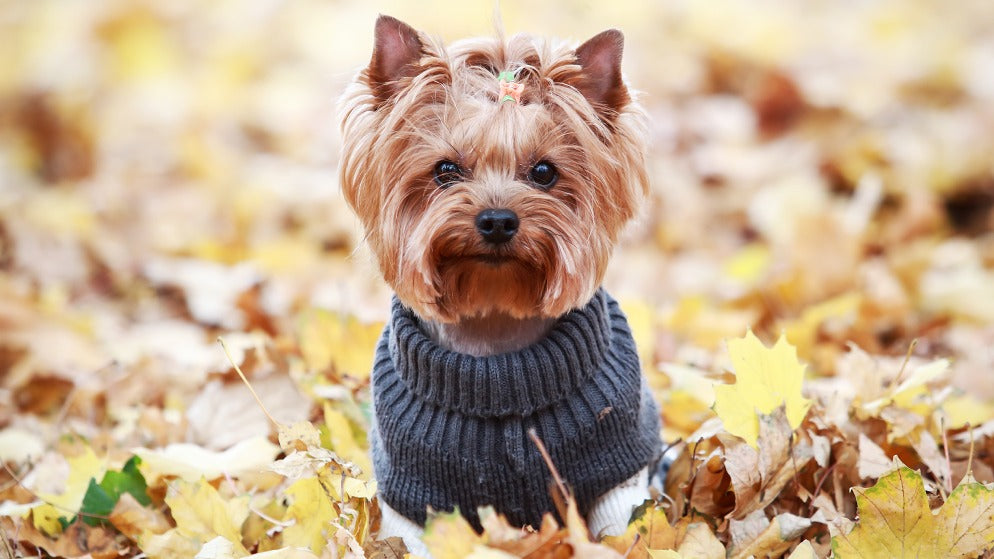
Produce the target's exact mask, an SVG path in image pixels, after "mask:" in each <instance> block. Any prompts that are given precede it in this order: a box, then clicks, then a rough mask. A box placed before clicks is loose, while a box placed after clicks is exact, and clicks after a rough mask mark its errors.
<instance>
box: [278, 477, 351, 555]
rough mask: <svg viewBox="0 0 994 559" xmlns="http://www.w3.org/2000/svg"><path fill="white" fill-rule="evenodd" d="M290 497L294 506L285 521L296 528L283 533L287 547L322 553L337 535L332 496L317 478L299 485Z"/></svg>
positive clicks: (289, 491)
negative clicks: (335, 532) (333, 529)
mask: <svg viewBox="0 0 994 559" xmlns="http://www.w3.org/2000/svg"><path fill="white" fill-rule="evenodd" d="M286 495H287V497H288V498H289V499H290V500H291V503H290V506H289V507H288V508H287V510H286V515H285V516H284V517H283V520H284V521H292V522H293V524H292V525H291V526H287V527H286V528H285V529H284V530H283V543H285V544H287V545H289V546H291V547H306V548H309V549H310V550H311V551H314V552H316V553H319V552H320V551H321V550H322V549H324V546H325V544H326V542H327V541H328V539H329V537H330V535H331V534H332V533H333V531H332V529H331V522H332V521H333V520H335V518H337V517H338V513H337V512H336V511H335V508H334V506H332V503H331V496H330V495H329V494H328V491H326V490H325V488H324V487H323V486H322V485H321V481H320V480H319V479H318V478H315V477H308V478H304V479H301V480H298V481H296V482H295V483H294V484H293V485H291V486H290V487H288V488H287V490H286Z"/></svg>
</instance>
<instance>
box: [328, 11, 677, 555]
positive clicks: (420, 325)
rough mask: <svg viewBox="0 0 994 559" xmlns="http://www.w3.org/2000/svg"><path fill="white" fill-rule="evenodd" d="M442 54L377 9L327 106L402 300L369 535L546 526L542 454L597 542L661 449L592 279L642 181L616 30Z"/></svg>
mask: <svg viewBox="0 0 994 559" xmlns="http://www.w3.org/2000/svg"><path fill="white" fill-rule="evenodd" d="M501 35H502V33H498V36H497V37H495V38H478V39H467V40H462V41H459V42H456V43H453V44H451V45H449V46H445V45H444V44H442V43H441V42H440V41H438V40H436V39H433V38H431V37H429V36H428V35H426V34H424V33H420V32H418V31H417V30H415V29H414V28H412V27H410V26H409V25H407V24H405V23H403V22H401V21H399V20H397V19H395V18H392V17H389V16H385V15H381V16H380V17H379V18H378V19H377V21H376V26H375V33H374V36H375V40H374V46H373V53H372V58H371V60H370V63H369V65H368V66H367V67H366V68H365V69H363V70H362V71H361V72H360V73H359V74H358V76H357V77H356V79H355V80H354V81H353V82H352V83H351V84H350V85H349V87H348V89H347V90H346V92H345V93H344V94H343V97H342V100H341V103H340V112H341V121H342V123H341V124H342V139H343V143H342V145H343V149H342V157H341V164H340V173H341V176H340V179H341V185H342V191H343V194H344V197H345V199H346V201H347V203H348V204H349V206H350V207H351V208H352V209H353V210H354V211H355V213H356V214H357V216H358V218H359V220H360V221H361V223H362V227H363V230H364V234H365V242H366V243H367V244H368V246H369V247H370V249H371V251H372V253H373V255H374V256H375V258H376V262H377V264H378V266H379V270H380V272H381V273H382V275H383V278H384V280H385V281H386V282H387V283H388V284H389V285H390V286H391V288H392V289H393V291H394V293H395V297H394V301H393V305H392V314H391V317H390V320H389V321H388V323H387V325H386V327H385V328H384V332H383V335H382V337H381V339H380V341H379V344H378V346H377V349H376V357H375V360H374V361H375V364H374V367H373V373H372V394H373V407H374V414H373V415H374V425H373V426H372V428H371V430H370V441H371V449H372V454H373V463H374V470H375V472H374V473H375V477H376V479H377V480H378V482H379V500H380V506H381V509H382V512H383V517H382V522H381V528H380V533H379V537H380V538H386V537H391V536H399V537H402V538H403V539H404V541H405V543H406V544H407V546H408V548H409V549H411V550H412V551H419V552H424V546H423V544H422V543H421V541H420V539H419V538H420V535H421V534H422V530H423V528H422V526H423V525H424V523H425V521H426V518H427V512H428V510H429V509H433V510H436V511H449V510H453V509H458V510H459V511H460V512H461V514H462V515H463V516H465V517H466V518H467V520H469V521H470V522H471V523H472V524H473V525H474V526H475V527H476V528H477V529H480V524H479V518H478V516H477V508H478V507H481V506H493V507H494V509H495V510H496V511H497V512H498V513H501V514H503V515H505V517H506V518H507V519H508V521H509V522H511V523H513V524H515V525H519V526H525V525H531V526H536V527H537V526H538V525H539V524H540V522H541V518H542V515H543V514H545V513H548V512H553V513H554V512H555V504H554V501H553V498H552V496H551V494H550V491H549V487H550V481H551V477H550V476H551V474H550V471H549V468H548V466H547V464H546V462H544V461H543V458H542V457H541V455H540V452H539V450H538V448H537V447H536V445H535V444H533V442H532V441H531V440H530V439H529V432H533V433H535V435H537V437H538V438H539V439H540V440H541V441H542V442H543V444H544V446H545V447H547V449H548V454H549V456H550V457H551V461H552V463H553V464H554V466H555V467H556V468H557V469H558V471H559V472H560V474H561V477H562V479H563V481H565V483H566V484H568V485H569V486H570V488H571V490H572V494H573V497H574V498H575V500H576V503H577V506H578V507H579V510H580V511H581V513H582V514H584V515H585V516H586V519H587V522H588V527H589V529H590V530H591V533H592V534H593V535H594V536H597V537H600V536H603V535H608V534H612V535H616V534H619V533H622V532H623V531H624V530H625V528H626V526H627V523H628V520H629V517H630V515H631V513H632V510H633V508H634V507H635V506H637V505H639V504H641V503H642V502H643V501H644V500H646V499H648V498H649V489H648V483H649V478H650V477H653V475H654V474H655V473H656V471H657V470H656V466H657V464H659V463H660V457H661V452H662V443H661V440H660V434H659V433H660V419H659V417H660V416H659V411H658V408H657V406H656V404H655V403H654V402H653V399H652V396H651V394H650V392H649V390H648V388H647V385H646V382H645V379H644V377H643V376H642V374H641V370H640V366H639V361H638V355H637V353H636V351H635V345H634V342H633V341H632V336H631V332H630V330H629V327H628V324H627V321H626V319H625V316H624V314H623V313H622V312H621V310H620V309H619V307H618V304H617V303H616V302H615V301H614V299H612V298H611V296H610V295H609V294H608V293H607V292H606V291H605V290H604V289H603V288H602V287H601V282H602V280H603V277H604V272H605V269H606V267H607V264H608V261H609V259H610V256H611V253H612V251H613V248H614V246H615V243H616V241H617V239H618V235H619V233H620V231H621V230H622V228H623V227H624V226H625V225H626V224H627V223H628V222H629V221H630V220H632V219H633V217H634V216H635V215H636V213H637V210H638V209H639V207H640V204H642V202H643V200H644V198H645V195H646V193H647V189H648V176H647V170H646V162H645V158H646V144H647V142H646V136H647V132H646V126H645V124H646V117H645V114H644V112H643V111H642V109H641V108H640V107H639V105H638V104H637V103H636V101H635V100H634V99H633V97H632V93H631V92H630V90H629V89H628V87H627V85H626V84H625V82H624V80H623V78H622V74H621V56H622V49H623V36H622V34H621V33H620V32H619V31H617V30H613V29H611V30H607V31H604V32H602V33H600V34H598V35H596V36H594V37H593V38H591V39H590V40H588V41H586V42H584V43H583V44H581V45H579V46H578V47H576V48H571V47H570V45H568V44H566V43H563V42H556V41H546V40H542V39H537V38H533V37H531V36H527V35H515V36H513V37H510V38H504V37H503V36H501Z"/></svg>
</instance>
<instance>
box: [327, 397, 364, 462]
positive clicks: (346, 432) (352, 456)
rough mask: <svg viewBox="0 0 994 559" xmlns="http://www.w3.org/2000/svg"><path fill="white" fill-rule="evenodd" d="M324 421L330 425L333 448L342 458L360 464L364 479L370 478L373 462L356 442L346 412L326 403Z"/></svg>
mask: <svg viewBox="0 0 994 559" xmlns="http://www.w3.org/2000/svg"><path fill="white" fill-rule="evenodd" d="M324 422H325V425H327V426H328V438H329V439H330V441H331V450H334V451H335V452H336V453H337V454H338V455H339V456H341V457H342V458H344V459H346V460H348V461H349V462H352V463H353V464H355V465H357V466H359V468H360V469H362V472H361V473H360V475H361V476H362V478H363V479H364V480H368V479H369V478H370V477H371V476H372V473H373V464H372V462H370V460H369V453H368V452H366V450H365V449H364V448H362V447H361V446H359V443H358V442H356V439H355V436H354V434H353V432H352V426H351V425H350V424H349V420H348V419H347V418H346V417H345V414H343V413H342V412H340V411H338V410H336V409H334V408H332V407H331V406H330V405H329V404H327V403H325V405H324Z"/></svg>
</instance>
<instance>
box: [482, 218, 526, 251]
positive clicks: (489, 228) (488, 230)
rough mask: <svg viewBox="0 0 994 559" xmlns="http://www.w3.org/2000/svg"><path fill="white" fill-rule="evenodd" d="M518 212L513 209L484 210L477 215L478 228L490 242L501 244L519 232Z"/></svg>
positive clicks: (485, 239) (484, 238)
mask: <svg viewBox="0 0 994 559" xmlns="http://www.w3.org/2000/svg"><path fill="white" fill-rule="evenodd" d="M518 225H519V222H518V214H516V213H514V212H512V211H511V210H483V211H482V212H480V213H479V214H477V215H476V230H477V231H479V232H480V235H481V236H483V240H484V241H487V242H488V243H493V244H495V245H499V244H502V243H506V242H507V241H510V240H511V237H513V236H514V234H515V233H517V232H518Z"/></svg>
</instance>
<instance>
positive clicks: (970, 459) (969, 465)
mask: <svg viewBox="0 0 994 559" xmlns="http://www.w3.org/2000/svg"><path fill="white" fill-rule="evenodd" d="M966 430H967V431H969V432H970V456H969V457H967V459H966V473H968V474H970V475H973V451H974V448H973V445H974V443H976V440H975V439H974V438H973V426H972V425H970V424H969V423H967V424H966Z"/></svg>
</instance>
